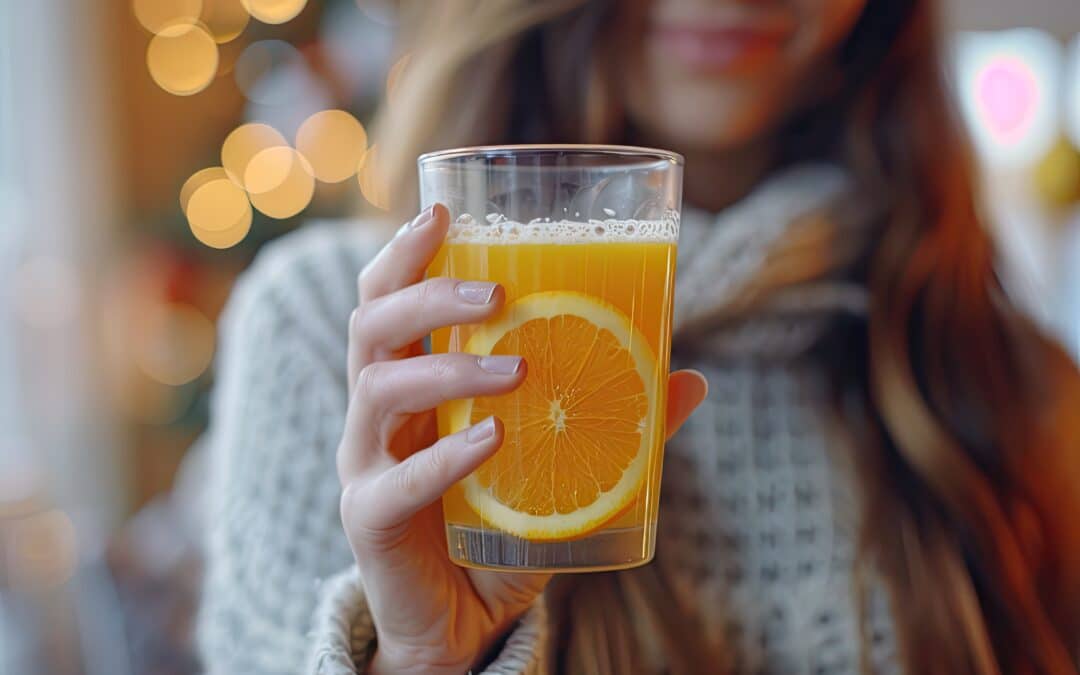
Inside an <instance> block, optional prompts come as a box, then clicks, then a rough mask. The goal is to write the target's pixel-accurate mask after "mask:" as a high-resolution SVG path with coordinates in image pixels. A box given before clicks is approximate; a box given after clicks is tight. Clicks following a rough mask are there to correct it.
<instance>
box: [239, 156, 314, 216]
mask: <svg viewBox="0 0 1080 675" xmlns="http://www.w3.org/2000/svg"><path fill="white" fill-rule="evenodd" d="M244 184H245V185H246V186H247V189H248V193H249V195H250V197H251V203H252V205H254V206H255V208H256V209H258V210H259V211H260V212H262V213H264V214H265V215H267V216H270V217H271V218H279V219H283V218H291V217H292V216H295V215H296V214H298V213H300V212H301V211H303V210H304V209H305V208H307V205H308V204H310V203H311V198H312V197H313V196H314V194H315V177H314V171H313V169H312V167H311V164H310V163H309V162H308V161H307V159H305V158H304V156H303V155H301V154H300V153H299V152H297V151H296V150H294V149H293V148H289V147H276V148H267V149H266V150H263V151H262V152H260V153H258V154H257V155H255V157H253V158H252V160H251V162H250V163H249V164H248V166H247V171H246V172H245V173H244Z"/></svg>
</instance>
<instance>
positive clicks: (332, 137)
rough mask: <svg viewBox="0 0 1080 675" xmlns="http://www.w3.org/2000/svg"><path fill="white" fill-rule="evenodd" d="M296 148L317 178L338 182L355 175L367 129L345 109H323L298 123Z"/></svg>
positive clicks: (326, 181)
mask: <svg viewBox="0 0 1080 675" xmlns="http://www.w3.org/2000/svg"><path fill="white" fill-rule="evenodd" d="M296 149H297V150H298V151H299V152H300V154H301V155H303V156H304V157H305V158H307V160H308V161H309V162H310V163H311V168H312V171H313V172H314V174H315V177H316V178H318V179H319V180H321V181H323V182H325V183H340V182H341V181H344V180H348V179H349V178H352V177H353V176H354V175H356V171H357V168H358V167H359V165H360V159H361V158H362V157H363V156H364V153H365V152H366V151H367V132H366V131H364V126H363V125H362V124H360V122H359V121H358V120H357V119H356V118H355V117H353V116H352V115H351V114H349V113H347V112H345V111H344V110H324V111H322V112H318V113H315V114H314V115H312V116H311V117H309V118H307V120H306V121H305V122H304V123H303V124H301V125H300V129H299V130H298V131H297V133H296Z"/></svg>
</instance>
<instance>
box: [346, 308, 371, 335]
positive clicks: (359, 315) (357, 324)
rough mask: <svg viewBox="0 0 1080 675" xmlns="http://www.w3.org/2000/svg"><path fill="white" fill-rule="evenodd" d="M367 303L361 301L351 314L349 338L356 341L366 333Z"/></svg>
mask: <svg viewBox="0 0 1080 675" xmlns="http://www.w3.org/2000/svg"><path fill="white" fill-rule="evenodd" d="M365 307H367V305H365V304H363V303H361V304H359V305H357V306H356V309H354V310H353V311H352V314H350V315H349V340H351V341H353V342H356V341H358V340H359V339H360V337H361V336H362V335H363V334H364V330H363V328H364V320H365V319H366V317H367V310H366V309H365Z"/></svg>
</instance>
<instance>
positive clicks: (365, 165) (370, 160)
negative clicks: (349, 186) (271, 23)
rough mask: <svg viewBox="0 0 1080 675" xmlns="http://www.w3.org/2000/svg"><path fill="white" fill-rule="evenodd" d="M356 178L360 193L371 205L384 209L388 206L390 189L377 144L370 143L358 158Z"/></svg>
mask: <svg viewBox="0 0 1080 675" xmlns="http://www.w3.org/2000/svg"><path fill="white" fill-rule="evenodd" d="M357 180H358V181H359V182H360V193H361V194H363V195H364V199H366V200H368V202H369V203H370V204H371V205H372V206H374V207H375V208H378V209H382V210H384V211H385V210H387V209H389V208H390V190H389V187H388V186H387V179H386V175H385V171H384V170H383V169H382V165H381V162H380V161H379V148H378V145H372V146H371V147H370V148H368V151H367V152H366V153H364V156H363V158H362V159H361V160H360V170H359V171H358V172H357Z"/></svg>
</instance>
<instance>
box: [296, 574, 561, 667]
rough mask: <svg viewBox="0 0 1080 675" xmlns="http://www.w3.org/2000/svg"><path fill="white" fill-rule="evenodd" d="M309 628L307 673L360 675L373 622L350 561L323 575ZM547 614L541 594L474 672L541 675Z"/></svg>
mask: <svg viewBox="0 0 1080 675" xmlns="http://www.w3.org/2000/svg"><path fill="white" fill-rule="evenodd" d="M314 626H315V628H314V630H313V631H312V652H311V658H310V659H309V666H308V668H307V673H308V675H360V674H362V673H363V672H364V670H365V669H366V668H367V666H368V660H369V659H370V657H371V655H372V654H373V653H374V652H375V624H374V622H373V621H372V619H371V613H370V612H369V611H368V607H367V601H366V600H365V598H364V589H363V586H362V584H361V582H360V574H359V571H358V570H357V568H356V566H355V565H352V566H350V567H349V569H347V570H345V571H344V572H341V573H340V574H337V575H336V576H333V577H331V578H329V579H327V580H326V581H325V582H324V583H323V587H322V589H321V592H320V598H319V604H318V607H317V608H316V610H315V621H314ZM546 643H547V612H546V610H545V607H544V602H543V598H542V597H541V598H537V600H536V602H535V603H533V606H532V607H531V608H530V609H529V610H528V611H527V612H525V614H523V615H522V616H521V618H520V619H518V622H517V625H516V626H515V627H514V629H513V631H512V632H511V633H510V635H509V636H508V637H507V639H506V642H505V643H504V644H503V647H502V649H501V650H500V651H499V654H498V656H496V657H495V660H494V661H492V662H491V663H490V664H488V666H487V667H486V668H484V669H483V670H481V671H480V673H479V675H542V674H543V673H545V672H546V669H545V666H544V658H543V657H544V654H545V653H546Z"/></svg>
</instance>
